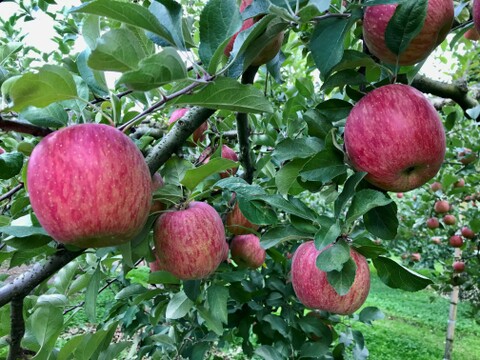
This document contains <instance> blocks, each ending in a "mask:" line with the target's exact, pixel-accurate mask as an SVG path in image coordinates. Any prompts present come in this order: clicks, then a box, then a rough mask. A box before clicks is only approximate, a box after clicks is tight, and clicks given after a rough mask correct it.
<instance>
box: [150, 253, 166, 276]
mask: <svg viewBox="0 0 480 360" xmlns="http://www.w3.org/2000/svg"><path fill="white" fill-rule="evenodd" d="M153 254H154V255H155V261H152V262H150V263H148V266H149V267H150V271H151V272H155V271H162V270H164V267H163V265H162V263H161V262H160V259H159V258H158V255H157V254H156V252H155V249H153Z"/></svg>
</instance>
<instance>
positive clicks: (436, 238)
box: [432, 236, 442, 245]
mask: <svg viewBox="0 0 480 360" xmlns="http://www.w3.org/2000/svg"><path fill="white" fill-rule="evenodd" d="M432 242H433V243H434V244H437V245H440V244H441V243H442V240H441V239H440V238H439V237H438V236H434V237H432Z"/></svg>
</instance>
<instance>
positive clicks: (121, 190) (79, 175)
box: [27, 124, 152, 248]
mask: <svg viewBox="0 0 480 360" xmlns="http://www.w3.org/2000/svg"><path fill="white" fill-rule="evenodd" d="M27 183H28V192H29V195H30V202H31V204H32V208H33V211H34V212H35V215H36V216H37V218H38V221H39V222H40V224H41V225H42V226H43V228H44V229H45V230H46V232H47V233H48V234H49V235H50V236H52V237H53V238H54V239H55V240H56V241H58V242H60V243H64V244H71V245H75V246H78V247H82V248H88V247H105V246H115V245H119V244H122V243H125V242H127V241H130V240H131V239H132V238H133V237H134V236H135V235H137V234H138V233H139V232H140V231H141V230H142V228H143V226H144V225H145V223H146V221H147V217H148V213H149V210H150V206H151V201H152V190H151V186H152V180H151V177H150V172H149V170H148V167H147V164H146V163H145V160H144V158H143V155H142V153H141V152H140V150H139V149H138V148H137V147H136V146H135V144H134V143H133V141H132V140H130V138H129V137H128V136H126V135H125V134H123V133H122V132H121V131H119V130H117V129H115V128H114V127H112V126H107V125H102V124H80V125H73V126H69V127H66V128H63V129H61V130H58V131H55V132H53V133H51V134H49V135H48V136H46V137H45V138H43V139H42V140H41V141H40V143H39V144H38V145H37V146H36V147H35V148H34V149H33V152H32V154H31V157H30V160H29V163H28V171H27Z"/></svg>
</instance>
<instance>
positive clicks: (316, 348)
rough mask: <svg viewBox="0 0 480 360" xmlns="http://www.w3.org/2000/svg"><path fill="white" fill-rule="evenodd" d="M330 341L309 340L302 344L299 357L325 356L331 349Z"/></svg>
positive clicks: (314, 357) (316, 357)
mask: <svg viewBox="0 0 480 360" xmlns="http://www.w3.org/2000/svg"><path fill="white" fill-rule="evenodd" d="M329 331H330V330H329ZM329 345H330V344H329V343H328V344H327V343H326V342H325V341H322V342H320V341H316V342H307V343H305V344H303V345H302V347H301V348H300V357H299V359H303V358H308V359H318V358H322V357H323V356H325V355H326V354H327V352H328V350H329Z"/></svg>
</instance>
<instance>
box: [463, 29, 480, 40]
mask: <svg viewBox="0 0 480 360" xmlns="http://www.w3.org/2000/svg"><path fill="white" fill-rule="evenodd" d="M463 37H464V38H465V39H468V40H471V41H477V40H479V39H480V34H479V33H478V31H477V29H475V28H474V27H473V28H470V29H468V30H467V31H465V33H464V34H463Z"/></svg>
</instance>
